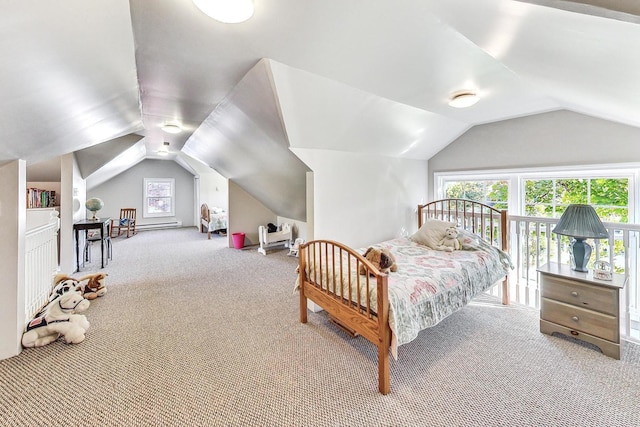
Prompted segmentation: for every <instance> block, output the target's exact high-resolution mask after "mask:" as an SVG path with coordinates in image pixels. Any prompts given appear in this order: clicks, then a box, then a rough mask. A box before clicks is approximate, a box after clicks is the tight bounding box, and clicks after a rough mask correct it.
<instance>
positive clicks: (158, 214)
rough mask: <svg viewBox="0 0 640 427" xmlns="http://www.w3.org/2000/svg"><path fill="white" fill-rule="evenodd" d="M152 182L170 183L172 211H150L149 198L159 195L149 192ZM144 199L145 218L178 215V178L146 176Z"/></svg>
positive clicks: (143, 211) (143, 213)
mask: <svg viewBox="0 0 640 427" xmlns="http://www.w3.org/2000/svg"><path fill="white" fill-rule="evenodd" d="M150 183H159V184H167V183H168V184H169V185H170V188H171V195H170V196H168V197H169V198H170V206H171V211H170V212H149V199H150V198H154V197H157V196H150V195H149V194H148V193H147V190H148V188H149V186H148V185H149V184H150ZM143 186H144V187H143V189H142V194H143V200H142V208H143V209H142V217H143V218H166V217H175V216H176V193H175V188H176V180H175V178H144V183H143Z"/></svg>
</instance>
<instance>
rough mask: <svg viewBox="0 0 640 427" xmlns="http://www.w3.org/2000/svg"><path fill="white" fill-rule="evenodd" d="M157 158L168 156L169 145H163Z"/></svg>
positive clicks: (166, 143)
mask: <svg viewBox="0 0 640 427" xmlns="http://www.w3.org/2000/svg"><path fill="white" fill-rule="evenodd" d="M158 155H159V156H168V155H169V143H168V142H165V143H163V145H162V147H160V149H159V150H158Z"/></svg>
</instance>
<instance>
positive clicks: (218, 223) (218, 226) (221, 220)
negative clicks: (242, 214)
mask: <svg viewBox="0 0 640 427" xmlns="http://www.w3.org/2000/svg"><path fill="white" fill-rule="evenodd" d="M209 217H210V218H211V221H209V224H208V230H207V231H217V230H223V229H226V228H227V213H226V212H220V213H213V212H211V214H210V215H209Z"/></svg>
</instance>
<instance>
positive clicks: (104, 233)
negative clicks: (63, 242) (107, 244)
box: [73, 218, 111, 271]
mask: <svg viewBox="0 0 640 427" xmlns="http://www.w3.org/2000/svg"><path fill="white" fill-rule="evenodd" d="M110 224H111V218H99V219H97V220H95V221H94V220H91V219H85V220H83V221H78V222H76V223H74V224H73V231H74V234H75V236H76V271H80V230H84V231H85V233H86V232H88V231H89V230H100V262H101V268H104V239H105V238H106V237H108V236H109V226H110ZM82 256H84V254H83V255H82Z"/></svg>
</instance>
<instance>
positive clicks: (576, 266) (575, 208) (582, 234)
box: [553, 204, 609, 272]
mask: <svg viewBox="0 0 640 427" xmlns="http://www.w3.org/2000/svg"><path fill="white" fill-rule="evenodd" d="M553 232H554V233H556V234H561V235H563V236H569V237H571V238H572V240H571V244H570V245H569V253H570V254H571V269H572V270H575V271H582V272H588V271H589V270H588V269H587V263H588V262H589V258H590V257H591V245H589V244H588V243H587V242H585V240H586V239H606V238H608V237H609V233H608V232H607V229H606V228H604V224H602V221H600V218H599V217H598V214H597V213H596V211H595V209H593V207H592V206H590V205H579V204H575V205H569V206H568V207H567V210H566V211H564V213H563V214H562V216H561V217H560V221H558V224H556V227H555V228H554V229H553Z"/></svg>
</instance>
